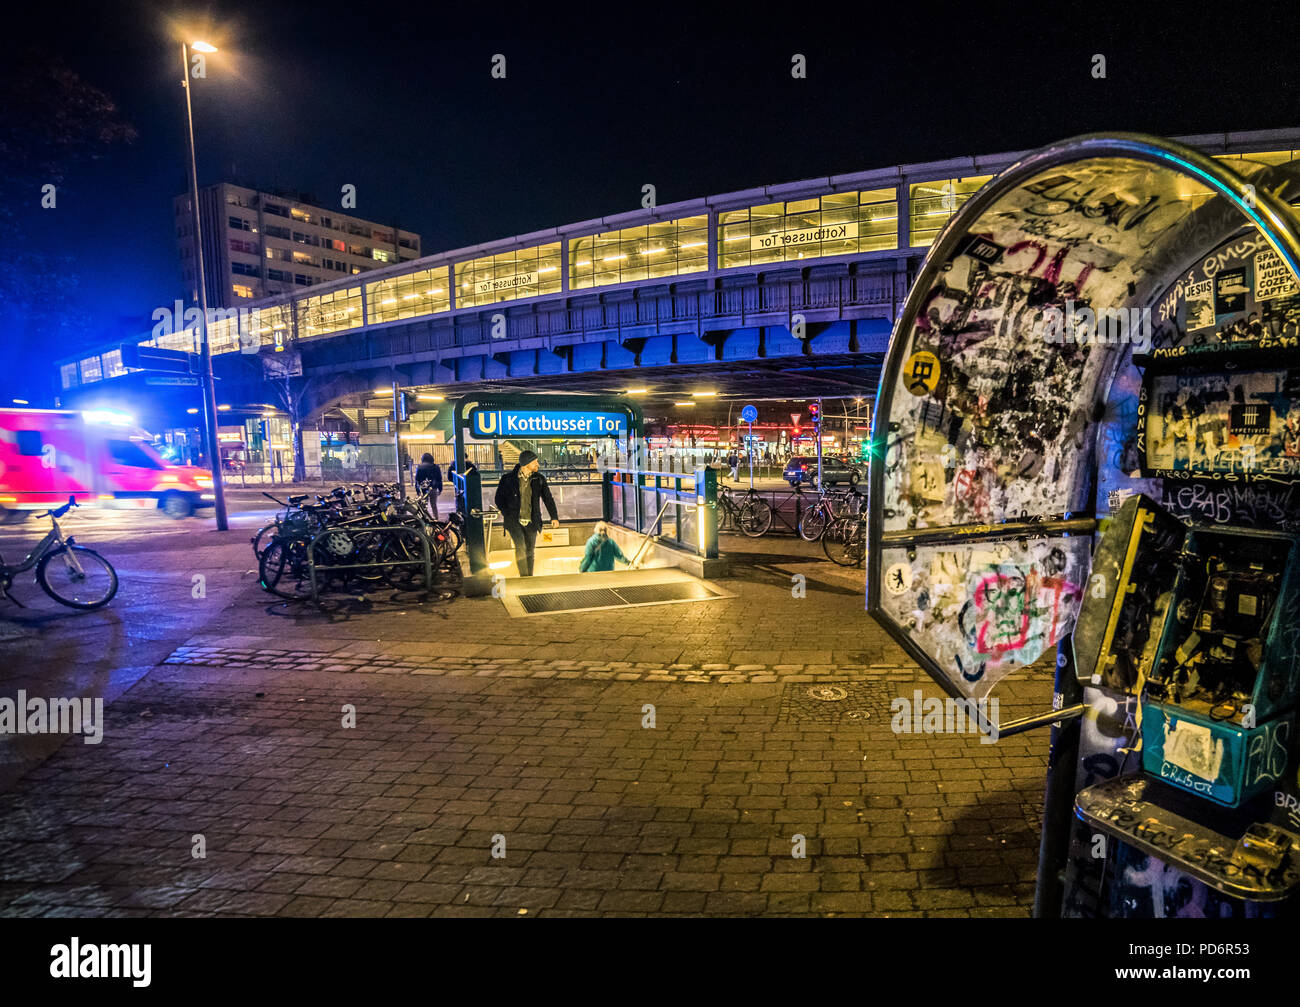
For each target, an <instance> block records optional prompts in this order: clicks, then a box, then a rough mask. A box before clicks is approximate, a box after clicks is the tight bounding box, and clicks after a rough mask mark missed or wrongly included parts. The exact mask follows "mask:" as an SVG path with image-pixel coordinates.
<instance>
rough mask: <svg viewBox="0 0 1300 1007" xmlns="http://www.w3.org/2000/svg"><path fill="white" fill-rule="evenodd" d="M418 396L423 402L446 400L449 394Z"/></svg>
mask: <svg viewBox="0 0 1300 1007" xmlns="http://www.w3.org/2000/svg"><path fill="white" fill-rule="evenodd" d="M416 398H417V399H419V400H420V401H421V402H445V401H446V399H447V396H445V395H417V396H416Z"/></svg>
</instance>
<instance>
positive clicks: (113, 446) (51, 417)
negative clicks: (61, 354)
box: [0, 409, 215, 521]
mask: <svg viewBox="0 0 1300 1007" xmlns="http://www.w3.org/2000/svg"><path fill="white" fill-rule="evenodd" d="M149 442H150V437H149V435H148V434H146V433H145V432H144V431H143V430H140V429H139V428H137V427H134V426H132V425H131V424H130V423H129V422H126V421H123V420H122V419H120V418H119V417H117V416H116V415H105V414H101V413H100V412H98V411H95V410H91V411H86V412H76V411H72V410H62V409H0V521H12V520H22V519H23V518H24V517H26V516H27V514H28V513H30V512H32V511H41V510H45V509H47V508H49V507H52V506H56V505H57V504H58V503H59V502H60V501H63V502H65V503H66V502H67V500H68V498H69V497H74V498H75V499H76V501H77V503H78V504H79V505H86V504H89V505H91V506H95V507H119V508H124V507H130V508H135V507H146V508H158V509H160V510H162V511H163V512H164V513H166V514H167V516H168V517H176V518H180V517H186V516H187V515H189V514H193V513H194V511H195V509H196V508H199V507H211V506H212V504H213V501H214V499H215V497H214V494H213V491H212V474H211V473H210V472H208V471H207V470H206V469H201V468H196V467H195V466H192V465H172V464H171V463H170V462H168V461H167V460H166V459H165V458H163V457H162V456H161V455H160V454H158V452H157V451H155V450H154V448H153V445H152V444H150V443H149Z"/></svg>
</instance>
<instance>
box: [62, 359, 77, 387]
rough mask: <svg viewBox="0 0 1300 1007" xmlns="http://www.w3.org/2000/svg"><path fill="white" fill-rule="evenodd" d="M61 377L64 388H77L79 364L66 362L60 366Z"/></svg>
mask: <svg viewBox="0 0 1300 1007" xmlns="http://www.w3.org/2000/svg"><path fill="white" fill-rule="evenodd" d="M59 379H60V381H61V382H62V383H63V387H64V388H75V387H76V385H77V365H76V364H64V365H63V366H61V367H60V368H59Z"/></svg>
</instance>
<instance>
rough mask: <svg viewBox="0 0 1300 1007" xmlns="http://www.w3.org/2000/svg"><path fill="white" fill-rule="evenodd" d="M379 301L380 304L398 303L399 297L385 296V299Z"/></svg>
mask: <svg viewBox="0 0 1300 1007" xmlns="http://www.w3.org/2000/svg"><path fill="white" fill-rule="evenodd" d="M379 303H380V304H396V303H397V298H396V297H388V298H385V299H384V300H382V301H380V302H379Z"/></svg>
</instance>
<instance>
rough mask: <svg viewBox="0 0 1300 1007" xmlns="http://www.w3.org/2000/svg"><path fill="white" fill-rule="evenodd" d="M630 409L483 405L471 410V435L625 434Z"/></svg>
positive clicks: (493, 436) (596, 435) (586, 436)
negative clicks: (626, 410) (484, 407)
mask: <svg viewBox="0 0 1300 1007" xmlns="http://www.w3.org/2000/svg"><path fill="white" fill-rule="evenodd" d="M627 431H628V420H627V414H626V413H611V412H586V411H580V410H567V409H541V410H538V409H481V408H474V409H471V410H470V412H469V433H470V436H471V437H483V438H497V437H571V438H591V437H622V436H623V435H624V434H626V433H627Z"/></svg>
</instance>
